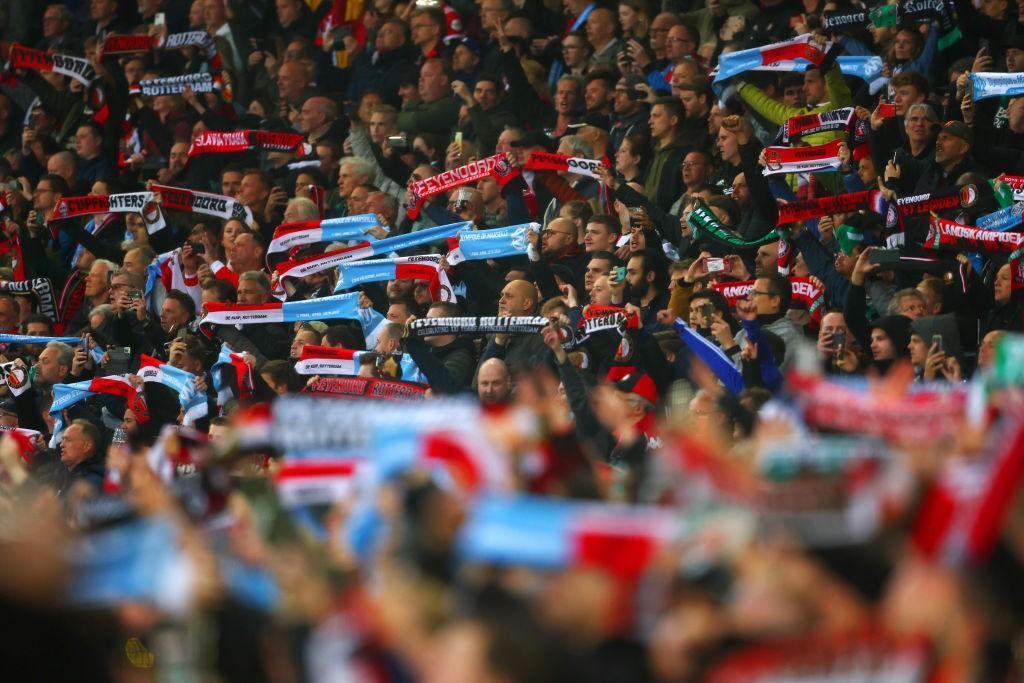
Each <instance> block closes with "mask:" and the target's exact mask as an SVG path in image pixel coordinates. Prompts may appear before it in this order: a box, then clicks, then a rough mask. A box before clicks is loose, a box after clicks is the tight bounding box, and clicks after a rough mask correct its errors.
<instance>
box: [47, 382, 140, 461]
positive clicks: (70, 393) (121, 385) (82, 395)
mask: <svg viewBox="0 0 1024 683" xmlns="http://www.w3.org/2000/svg"><path fill="white" fill-rule="evenodd" d="M97 394H106V395H108V396H120V397H121V398H124V399H126V400H128V401H129V403H131V402H132V400H133V399H135V398H136V397H137V396H138V394H139V390H138V389H136V388H135V386H134V385H133V384H132V383H131V381H130V380H129V379H128V376H127V375H110V376H108V377H96V378H94V379H91V380H85V381H84V382H75V383H74V384H54V385H53V403H51V404H50V408H49V413H50V415H51V416H53V419H54V422H53V436H52V437H51V438H50V448H56V447H57V444H59V443H60V440H61V437H62V436H63V434H64V417H63V412H64V410H65V409H67V408H70V407H71V406H73V405H75V404H76V403H79V402H81V401H84V400H85V399H87V398H90V397H92V396H95V395H97Z"/></svg>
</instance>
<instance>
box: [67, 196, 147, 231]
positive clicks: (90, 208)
mask: <svg viewBox="0 0 1024 683" xmlns="http://www.w3.org/2000/svg"><path fill="white" fill-rule="evenodd" d="M153 199H154V198H153V193H152V192H124V193H120V194H109V195H96V196H92V195H89V196H85V197H62V198H61V200H60V202H59V203H58V204H57V206H56V207H55V208H54V210H53V216H52V217H51V218H50V220H51V221H60V220H64V219H67V218H74V217H75V216H86V215H91V214H94V213H137V214H141V215H142V219H143V220H144V221H145V222H146V230H147V231H148V232H149V234H151V235H152V234H153V233H155V232H157V231H159V230H163V229H164V228H165V227H166V226H167V222H166V221H165V220H164V215H163V212H162V211H161V210H160V205H159V204H157V203H156V202H155V201H153Z"/></svg>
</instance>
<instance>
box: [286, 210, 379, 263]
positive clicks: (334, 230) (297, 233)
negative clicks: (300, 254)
mask: <svg viewBox="0 0 1024 683" xmlns="http://www.w3.org/2000/svg"><path fill="white" fill-rule="evenodd" d="M375 227H382V226H381V225H380V223H379V221H378V220H377V216H375V215H374V214H372V213H363V214H359V215H358V216H345V217H344V218H330V219H327V220H319V221H302V222H298V223H283V224H281V225H279V226H278V227H277V229H276V230H274V237H273V238H272V239H271V240H270V246H268V247H267V254H274V253H276V252H279V251H288V250H289V249H291V248H292V247H297V246H301V245H304V244H316V243H317V242H338V241H342V240H351V239H360V240H366V241H368V242H373V241H375V240H376V239H377V238H376V237H373V236H372V235H368V234H366V231H367V230H369V229H370V228H375Z"/></svg>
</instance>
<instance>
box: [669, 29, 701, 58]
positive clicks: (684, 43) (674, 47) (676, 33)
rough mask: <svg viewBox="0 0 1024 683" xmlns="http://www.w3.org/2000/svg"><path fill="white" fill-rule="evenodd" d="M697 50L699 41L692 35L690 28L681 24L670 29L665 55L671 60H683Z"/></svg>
mask: <svg viewBox="0 0 1024 683" xmlns="http://www.w3.org/2000/svg"><path fill="white" fill-rule="evenodd" d="M696 51H697V43H696V41H694V39H693V36H692V35H690V31H689V29H687V28H686V27H685V26H683V25H682V24H680V25H677V26H673V27H672V28H671V29H670V30H669V32H668V39H667V40H666V42H665V56H666V57H668V59H669V60H670V61H673V62H678V61H682V60H683V58H684V57H689V56H692V55H693V53H694V52H696Z"/></svg>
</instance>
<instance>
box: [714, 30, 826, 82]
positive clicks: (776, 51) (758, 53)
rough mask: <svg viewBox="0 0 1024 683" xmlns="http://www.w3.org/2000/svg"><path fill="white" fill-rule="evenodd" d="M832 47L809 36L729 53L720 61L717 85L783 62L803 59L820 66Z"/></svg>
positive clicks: (716, 78) (716, 77) (716, 79)
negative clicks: (748, 72)
mask: <svg viewBox="0 0 1024 683" xmlns="http://www.w3.org/2000/svg"><path fill="white" fill-rule="evenodd" d="M830 46H831V43H829V44H826V45H824V46H823V45H819V44H818V43H814V42H811V36H810V34H807V35H803V36H800V37H799V38H794V39H793V40H787V41H783V42H781V43H772V44H771V45H764V46H762V47H754V48H750V49H749V50H738V51H737V52H729V53H726V54H723V55H722V56H721V57H719V59H718V75H717V76H715V83H718V82H720V81H724V80H728V79H730V78H732V77H733V76H737V75H739V74H741V73H743V72H745V71H751V70H753V69H756V68H758V67H760V66H764V65H766V64H772V63H774V62H780V61H783V60H796V59H803V60H806V61H807V62H810V63H811V64H814V65H815V66H820V65H821V63H822V62H823V61H825V54H826V53H827V52H828V49H829V47H830Z"/></svg>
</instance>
